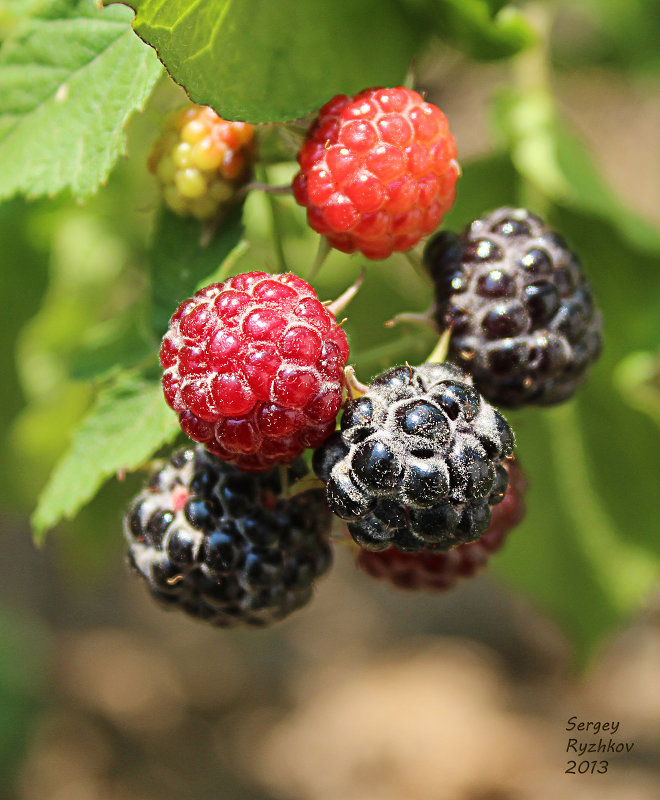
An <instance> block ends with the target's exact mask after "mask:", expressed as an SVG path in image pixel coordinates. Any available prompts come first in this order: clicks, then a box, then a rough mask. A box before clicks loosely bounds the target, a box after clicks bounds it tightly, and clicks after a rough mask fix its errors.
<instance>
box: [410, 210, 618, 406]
mask: <svg viewBox="0 0 660 800" xmlns="http://www.w3.org/2000/svg"><path fill="white" fill-rule="evenodd" d="M424 259H425V262H426V264H427V265H428V267H429V269H430V271H431V273H432V275H433V278H434V282H435V288H436V309H435V316H436V320H437V322H438V324H439V325H440V326H442V327H446V326H449V325H452V326H453V330H452V336H451V341H450V347H449V358H450V359H451V360H452V361H454V362H456V363H457V364H459V365H460V366H462V367H464V368H465V369H466V370H468V371H469V372H470V374H471V375H472V377H473V379H474V383H475V386H476V387H477V388H478V389H479V391H480V392H481V393H482V394H483V395H484V397H486V398H487V399H488V400H490V401H491V402H493V403H497V404H498V405H503V406H508V407H516V406H520V405H523V404H525V403H537V404H540V405H549V404H552V403H560V402H562V401H563V400H566V399H567V398H568V397H570V396H571V395H572V394H573V392H574V391H575V390H576V388H577V387H578V386H579V385H580V383H582V381H583V380H584V379H585V377H586V373H587V369H588V367H589V366H590V365H591V364H592V363H593V362H594V361H595V360H596V358H597V357H598V355H599V353H600V350H601V344H602V335H601V318H600V314H599V313H598V311H597V310H596V309H595V308H594V303H593V300H592V296H591V289H590V287H589V284H588V283H587V280H586V278H585V277H584V275H583V274H582V270H581V267H580V262H579V260H578V258H577V256H576V255H575V254H574V253H572V252H571V251H570V250H569V248H568V246H567V244H566V242H565V240H564V239H563V237H561V236H560V235H559V234H557V233H554V232H553V231H551V230H550V229H549V228H548V227H547V226H546V225H545V224H544V223H543V221H542V220H540V219H539V218H538V217H537V216H535V215H534V214H531V213H530V212H529V211H526V210H525V209H513V208H500V209H498V210H497V211H494V212H492V213H491V214H488V215H487V216H484V217H482V218H481V219H476V220H474V221H473V222H472V223H471V224H470V225H469V226H468V227H467V228H466V229H465V231H464V232H463V234H462V236H460V237H458V236H456V234H453V233H448V232H442V233H439V234H438V235H437V236H435V237H434V238H433V239H431V241H430V242H429V243H428V245H427V247H426V251H425V254H424Z"/></svg>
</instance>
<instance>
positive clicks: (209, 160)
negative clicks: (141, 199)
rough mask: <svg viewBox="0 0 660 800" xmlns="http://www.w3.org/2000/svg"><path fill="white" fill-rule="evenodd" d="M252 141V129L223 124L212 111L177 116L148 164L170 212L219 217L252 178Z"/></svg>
mask: <svg viewBox="0 0 660 800" xmlns="http://www.w3.org/2000/svg"><path fill="white" fill-rule="evenodd" d="M253 137H254V128H253V126H252V125H249V124H248V123H247V122H229V121H228V120H224V119H222V117H219V116H218V115H217V114H216V113H215V111H214V110H213V109H212V108H210V107H209V106H197V105H192V106H188V107H187V108H185V109H183V110H182V111H179V112H178V113H177V114H176V115H175V116H174V117H172V119H171V120H170V121H169V122H168V124H167V125H166V128H165V131H164V133H163V135H162V137H161V138H160V139H159V140H158V141H157V142H156V144H155V145H154V148H153V150H152V152H151V155H150V156H149V161H148V166H149V170H150V171H151V172H152V173H153V174H154V175H155V176H156V177H157V178H158V181H159V182H160V184H161V187H162V190H163V198H164V200H165V203H166V204H167V206H168V207H169V208H170V209H171V210H172V211H174V213H175V214H179V215H180V216H183V217H188V216H193V217H197V219H200V220H207V219H211V218H213V217H215V216H216V215H217V214H218V212H219V210H220V209H221V207H222V206H223V205H225V204H227V203H228V202H230V201H231V200H232V199H233V198H234V195H235V193H236V188H237V186H240V185H241V184H243V183H245V181H246V180H247V179H248V177H249V175H250V172H251V166H252V161H253V158H254V144H253Z"/></svg>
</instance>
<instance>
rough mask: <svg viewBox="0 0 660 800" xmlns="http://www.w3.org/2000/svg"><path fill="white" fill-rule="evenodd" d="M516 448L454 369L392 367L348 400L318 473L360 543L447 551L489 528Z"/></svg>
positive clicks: (501, 422)
mask: <svg viewBox="0 0 660 800" xmlns="http://www.w3.org/2000/svg"><path fill="white" fill-rule="evenodd" d="M513 442H514V440H513V433H512V431H511V429H510V427H509V425H508V424H507V422H506V420H505V419H504V417H503V416H502V415H501V414H500V413H499V412H498V411H496V410H495V409H494V408H493V407H492V406H490V405H489V404H488V403H486V402H485V401H484V400H483V399H482V398H481V397H480V396H479V394H478V392H476V391H475V389H474V388H473V387H472V385H471V381H470V378H469V377H468V376H466V375H465V374H464V373H463V372H462V371H461V370H460V369H458V368H457V367H455V366H452V365H450V364H424V365H422V366H421V367H410V366H403V367H395V368H393V369H390V370H388V371H387V372H385V373H383V374H382V375H380V376H379V377H377V378H376V379H375V380H374V381H373V382H372V384H371V386H370V387H369V391H368V392H367V393H366V394H365V395H363V396H362V397H360V398H358V399H356V400H353V401H351V402H349V403H348V404H347V406H346V408H345V411H344V414H343V416H342V420H341V431H339V432H337V433H335V434H333V435H332V436H331V437H330V438H329V439H328V440H327V442H326V443H325V444H324V445H323V446H322V447H321V448H319V449H318V450H317V451H316V453H315V455H314V468H315V470H316V472H317V474H318V475H319V477H320V478H321V480H323V481H324V482H325V483H326V490H327V499H328V504H329V505H330V508H331V509H332V511H333V512H334V513H335V514H337V516H339V517H341V518H342V519H344V520H346V521H347V522H348V530H349V531H350V533H351V535H352V536H353V538H354V539H355V541H356V542H357V543H358V544H359V545H360V546H361V547H363V548H365V549H367V550H383V549H385V548H387V547H395V548H396V549H398V550H402V551H404V552H412V551H417V550H422V549H425V548H428V547H430V546H432V547H434V548H435V549H437V550H448V549H450V548H452V547H454V546H456V545H458V544H460V543H461V542H469V541H473V540H475V539H477V538H478V537H479V536H481V535H482V534H483V533H484V532H485V531H486V529H487V528H488V524H489V522H490V516H491V511H490V509H491V506H492V505H493V504H495V503H497V502H499V501H501V500H502V498H503V497H504V492H505V490H506V486H507V474H506V470H505V469H504V466H503V464H502V462H503V459H504V458H505V457H507V456H509V455H511V453H512V452H513Z"/></svg>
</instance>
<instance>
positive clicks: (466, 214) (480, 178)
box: [442, 154, 519, 231]
mask: <svg viewBox="0 0 660 800" xmlns="http://www.w3.org/2000/svg"><path fill="white" fill-rule="evenodd" d="M518 180H519V179H518V174H517V173H516V170H515V169H514V167H513V164H512V163H511V159H510V158H509V156H508V155H507V154H496V155H493V156H487V157H486V158H477V159H474V160H472V161H468V162H466V163H461V177H460V179H459V181H458V183H457V184H456V200H455V202H454V205H453V206H452V209H451V211H450V212H449V214H447V216H446V217H445V218H444V219H443V221H442V227H443V228H449V229H452V230H455V231H459V230H462V229H463V228H464V227H465V226H466V225H467V224H468V222H470V221H471V220H473V219H475V218H476V217H479V216H481V215H482V214H483V213H484V212H485V211H487V210H488V209H491V208H498V207H499V206H506V205H510V203H511V198H512V197H513V196H514V194H515V193H516V191H517V187H518Z"/></svg>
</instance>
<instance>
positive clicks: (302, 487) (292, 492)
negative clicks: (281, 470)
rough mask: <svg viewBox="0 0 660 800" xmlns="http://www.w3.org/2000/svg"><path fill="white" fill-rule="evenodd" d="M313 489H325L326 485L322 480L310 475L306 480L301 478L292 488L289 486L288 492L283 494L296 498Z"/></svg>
mask: <svg viewBox="0 0 660 800" xmlns="http://www.w3.org/2000/svg"><path fill="white" fill-rule="evenodd" d="M312 489H325V484H324V483H323V481H322V480H321V479H320V478H315V477H314V476H312V475H310V476H308V477H306V478H300V480H297V481H296V482H295V483H294V484H292V485H291V486H287V490H286V491H284V492H283V493H284V494H285V495H286V496H287V497H295V496H296V495H297V494H302V493H303V492H309V491H310V490H312Z"/></svg>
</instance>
